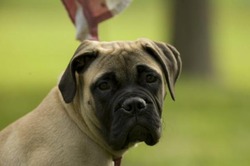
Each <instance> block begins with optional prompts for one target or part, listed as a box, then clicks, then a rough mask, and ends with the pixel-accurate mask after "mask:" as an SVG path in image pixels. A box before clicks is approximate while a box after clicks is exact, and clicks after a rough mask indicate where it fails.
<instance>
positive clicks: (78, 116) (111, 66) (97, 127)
mask: <svg viewBox="0 0 250 166" xmlns="http://www.w3.org/2000/svg"><path fill="white" fill-rule="evenodd" d="M180 72H181V59H180V55H179V52H178V51H177V50H176V49H175V48H174V47H173V46H171V45H169V44H165V43H162V42H155V41H152V40H149V39H145V38H143V39H138V40H136V41H116V42H98V41H90V40H86V41H84V42H82V43H81V45H80V46H79V47H78V48H77V50H76V52H75V54H74V55H73V58H72V59H71V60H70V62H69V64H68V66H67V68H66V70H65V72H64V73H63V75H62V77H61V79H60V81H59V83H58V86H56V87H54V88H53V89H52V90H51V91H50V93H49V94H48V95H47V96H46V97H45V99H44V100H43V101H42V102H41V104H40V105H39V106H38V107H37V108H36V109H34V110H33V111H31V112H30V113H28V114H27V115H26V116H24V117H22V118H20V119H19V120H17V121H16V122H14V123H13V124H11V125H10V126H8V127H7V128H5V129H3V130H2V131H1V132H0V165H3V166H11V165H25V166H26V165H28V166H33V165H36V166H45V165H60V166H61V165H74V166H78V165H79V166H80V165H85V166H100V165H102V166H111V165H113V163H112V162H113V160H116V159H118V160H119V159H120V157H121V156H122V155H123V154H124V153H125V152H126V151H127V150H128V149H129V148H130V147H132V146H134V145H135V144H136V143H138V142H145V143H146V144H147V145H151V146H152V145H155V144H156V143H157V142H158V141H159V139H160V137H161V132H162V128H161V116H162V107H163V101H164V98H165V96H166V95H167V93H168V94H170V96H171V97H172V99H173V100H174V99H175V93H174V85H175V83H176V80H177V78H178V76H179V75H180ZM167 89H168V90H167ZM167 91H168V92H167ZM116 165H118V164H116Z"/></svg>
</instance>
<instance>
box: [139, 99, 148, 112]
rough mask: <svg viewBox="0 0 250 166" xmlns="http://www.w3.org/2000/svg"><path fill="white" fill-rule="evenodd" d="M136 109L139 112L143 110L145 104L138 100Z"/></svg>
mask: <svg viewBox="0 0 250 166" xmlns="http://www.w3.org/2000/svg"><path fill="white" fill-rule="evenodd" d="M137 108H138V109H139V110H142V109H145V108H146V102H145V101H144V100H143V99H141V100H138V102H137Z"/></svg>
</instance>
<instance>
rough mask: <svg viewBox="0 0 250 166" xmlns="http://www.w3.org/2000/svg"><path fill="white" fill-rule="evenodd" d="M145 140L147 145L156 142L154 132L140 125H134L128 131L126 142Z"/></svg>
mask: <svg viewBox="0 0 250 166" xmlns="http://www.w3.org/2000/svg"><path fill="white" fill-rule="evenodd" d="M136 142H145V143H146V144H147V145H154V144H156V143H157V142H158V138H157V136H156V135H155V134H152V133H150V131H149V130H148V129H147V128H145V127H143V126H140V125H135V126H134V127H133V128H132V129H131V130H130V131H129V133H128V136H127V140H126V143H125V145H126V144H129V143H136Z"/></svg>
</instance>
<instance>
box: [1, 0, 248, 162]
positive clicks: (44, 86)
mask: <svg viewBox="0 0 250 166" xmlns="http://www.w3.org/2000/svg"><path fill="white" fill-rule="evenodd" d="M212 2H213V3H212V5H213V6H212V12H211V13H212V24H211V31H212V45H213V53H214V56H213V58H214V66H215V68H216V71H217V75H216V77H213V78H210V79H208V80H201V79H199V78H191V77H190V76H183V75H182V76H181V79H180V80H179V81H178V82H177V85H176V93H177V94H176V97H177V101H176V102H172V101H171V100H170V97H167V99H166V103H165V107H166V111H165V112H164V117H163V124H164V128H163V133H164V134H163V137H162V139H161V141H160V143H159V144H158V145H156V146H154V147H149V146H145V145H139V147H137V148H134V149H131V150H130V151H129V152H128V153H127V154H126V156H125V157H124V161H123V165H124V166H125V165H144V166H149V165H153V164H154V165H157V166H161V165H162V166H163V165H164V166H165V165H172V166H196V165H197V166H203V165H204V166H206V165H209V166H218V165H220V166H223V165H225V166H231V165H232V166H235V165H241V166H248V165H249V164H250V159H249V154H250V144H249V139H250V132H249V128H250V122H249V117H250V115H249V114H250V112H249V106H250V104H249V101H248V99H249V98H248V97H250V93H249V92H250V83H249V81H250V75H249V74H248V70H249V64H248V63H249V60H250V57H249V53H250V51H249V43H250V22H249V18H250V1H249V0H220V1H215V0H213V1H212ZM171 7H172V6H171V1H170V0H155V1H151V0H136V1H133V3H132V4H131V6H130V7H129V8H128V9H127V10H125V11H124V12H123V13H121V14H120V15H118V16H117V17H114V18H112V19H110V20H108V21H106V22H104V23H102V24H101V25H100V38H101V40H108V41H110V40H134V39H136V38H140V37H148V38H151V39H154V40H163V41H167V42H169V43H171V41H169V40H170V38H171V29H172V28H173V27H172V26H171V21H172V20H171V10H173V9H172V8H171ZM74 35H75V29H74V27H73V25H72V23H71V22H70V19H69V18H68V16H67V13H66V11H65V9H64V7H63V5H62V3H61V2H60V0H55V1H51V0H43V1H32V0H18V1H17V0H1V1H0V129H2V128H4V127H5V126H6V125H7V124H9V123H11V122H13V121H14V120H16V119H17V118H19V117H21V116H23V115H24V114H26V113H27V112H29V111H31V110H32V109H33V108H35V107H36V106H37V105H38V104H39V103H40V102H41V100H42V99H43V98H44V96H45V95H46V94H47V93H48V91H49V90H50V89H51V88H52V87H53V86H55V85H56V83H57V79H58V77H59V75H60V73H61V72H62V71H63V70H64V69H65V67H66V65H67V63H68V62H69V59H70V58H71V56H72V55H73V52H74V51H75V49H76V47H77V46H78V44H79V42H77V41H75V39H74Z"/></svg>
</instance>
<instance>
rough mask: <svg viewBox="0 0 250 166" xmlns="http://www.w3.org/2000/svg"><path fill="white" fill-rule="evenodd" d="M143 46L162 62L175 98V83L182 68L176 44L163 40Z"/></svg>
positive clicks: (172, 95) (171, 92) (170, 89)
mask: <svg viewBox="0 0 250 166" xmlns="http://www.w3.org/2000/svg"><path fill="white" fill-rule="evenodd" d="M143 48H144V49H145V50H146V51H147V52H148V53H149V54H150V55H152V56H153V58H154V59H155V60H156V61H157V62H158V63H159V64H160V66H161V68H162V70H163V72H164V75H165V77H166V81H167V85H168V89H169V92H170V94H171V97H172V99H173V100H175V93H174V84H175V82H176V80H177V78H178V77H179V75H180V72H181V68H182V62H181V58H180V53H179V52H178V51H177V50H176V48H175V47H174V46H172V45H170V44H165V43H162V42H151V43H144V44H143Z"/></svg>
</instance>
